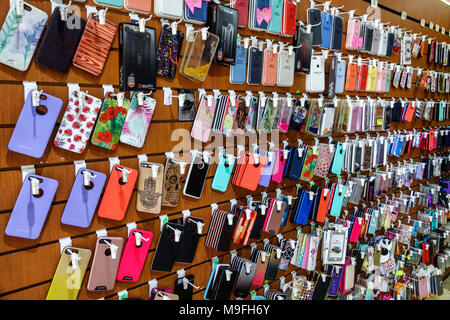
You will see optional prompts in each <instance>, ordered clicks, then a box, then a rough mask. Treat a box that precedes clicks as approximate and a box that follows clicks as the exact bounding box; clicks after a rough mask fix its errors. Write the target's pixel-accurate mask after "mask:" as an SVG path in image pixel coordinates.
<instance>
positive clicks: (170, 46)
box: [156, 24, 184, 80]
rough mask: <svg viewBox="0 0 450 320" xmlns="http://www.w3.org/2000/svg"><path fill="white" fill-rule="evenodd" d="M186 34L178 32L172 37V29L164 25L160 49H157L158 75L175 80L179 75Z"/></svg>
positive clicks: (159, 43)
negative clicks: (179, 63)
mask: <svg viewBox="0 0 450 320" xmlns="http://www.w3.org/2000/svg"><path fill="white" fill-rule="evenodd" d="M183 40H184V33H183V32H182V31H180V30H177V33H176V35H175V36H174V35H172V28H171V26H170V25H168V24H164V25H163V26H162V29H161V35H160V37H159V42H158V47H157V48H156V64H157V70H156V72H157V75H159V76H162V77H165V78H167V79H169V80H173V79H174V78H175V76H176V74H177V68H178V62H179V58H180V56H181V47H182V45H183Z"/></svg>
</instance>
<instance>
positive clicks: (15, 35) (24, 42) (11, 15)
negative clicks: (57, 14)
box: [0, 2, 48, 71]
mask: <svg viewBox="0 0 450 320" xmlns="http://www.w3.org/2000/svg"><path fill="white" fill-rule="evenodd" d="M27 8H29V9H30V10H27ZM47 19H48V16H47V14H46V13H45V12H44V11H42V10H40V9H38V8H36V7H33V6H31V5H29V4H28V3H26V2H24V9H23V10H22V17H18V16H17V15H16V8H15V6H11V8H10V9H9V11H8V15H7V16H6V19H5V22H4V23H3V26H2V29H1V30H0V43H1V46H0V63H3V64H5V65H7V66H9V67H11V68H14V69H17V70H19V71H26V70H27V69H28V67H29V66H30V62H31V59H32V58H33V54H34V51H35V50H36V46H37V44H38V42H39V39H40V38H41V35H42V31H43V30H44V27H45V24H46V22H47Z"/></svg>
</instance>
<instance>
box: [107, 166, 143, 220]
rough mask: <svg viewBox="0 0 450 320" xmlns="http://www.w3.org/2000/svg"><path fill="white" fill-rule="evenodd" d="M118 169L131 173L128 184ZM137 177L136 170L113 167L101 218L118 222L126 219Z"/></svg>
mask: <svg viewBox="0 0 450 320" xmlns="http://www.w3.org/2000/svg"><path fill="white" fill-rule="evenodd" d="M117 168H123V169H126V170H128V171H131V172H130V173H129V175H128V181H127V182H126V183H123V182H122V171H120V170H119V169H117ZM137 177H138V171H137V170H135V169H131V168H127V167H124V166H121V165H117V164H116V165H115V166H114V167H113V169H112V171H111V175H110V176H109V180H108V185H107V186H106V190H105V194H104V195H103V200H102V203H101V204H100V208H99V209H98V216H99V217H101V218H105V219H111V220H116V221H120V220H122V219H123V218H124V217H125V214H126V213H127V208H128V204H129V203H130V199H131V195H132V194H133V190H134V186H135V184H136V180H137Z"/></svg>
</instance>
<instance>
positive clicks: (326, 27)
mask: <svg viewBox="0 0 450 320" xmlns="http://www.w3.org/2000/svg"><path fill="white" fill-rule="evenodd" d="M332 28H333V16H332V15H331V14H329V13H328V12H325V11H322V44H321V47H322V48H330V45H331V29H332Z"/></svg>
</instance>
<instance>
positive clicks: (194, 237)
mask: <svg viewBox="0 0 450 320" xmlns="http://www.w3.org/2000/svg"><path fill="white" fill-rule="evenodd" d="M199 223H203V224H204V220H203V219H201V218H195V217H188V218H186V221H185V222H184V226H183V233H182V234H181V238H180V242H181V246H180V249H179V251H178V254H177V256H176V262H180V263H192V261H194V258H195V252H196V251H197V246H198V242H199V240H200V236H201V235H202V234H201V232H203V229H201V228H200V229H201V230H199V225H198V224H199ZM199 231H200V233H199Z"/></svg>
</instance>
